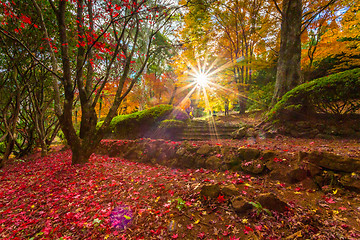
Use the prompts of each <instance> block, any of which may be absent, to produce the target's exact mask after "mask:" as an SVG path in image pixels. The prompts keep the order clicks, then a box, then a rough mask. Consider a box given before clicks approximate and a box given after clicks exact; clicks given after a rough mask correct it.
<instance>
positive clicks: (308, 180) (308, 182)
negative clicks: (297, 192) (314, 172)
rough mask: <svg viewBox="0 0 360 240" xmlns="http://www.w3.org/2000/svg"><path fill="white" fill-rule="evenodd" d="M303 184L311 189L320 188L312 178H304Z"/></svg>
mask: <svg viewBox="0 0 360 240" xmlns="http://www.w3.org/2000/svg"><path fill="white" fill-rule="evenodd" d="M301 185H302V187H303V188H305V189H309V190H318V189H319V187H318V185H317V184H316V183H315V182H314V180H312V179H311V178H305V179H304V180H302V181H301Z"/></svg>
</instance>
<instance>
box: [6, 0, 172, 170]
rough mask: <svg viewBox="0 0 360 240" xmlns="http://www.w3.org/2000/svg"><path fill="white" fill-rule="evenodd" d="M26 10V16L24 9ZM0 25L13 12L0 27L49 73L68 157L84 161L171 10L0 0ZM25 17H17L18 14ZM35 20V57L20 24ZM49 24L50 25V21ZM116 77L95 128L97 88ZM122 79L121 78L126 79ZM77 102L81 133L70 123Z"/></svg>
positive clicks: (145, 4)
mask: <svg viewBox="0 0 360 240" xmlns="http://www.w3.org/2000/svg"><path fill="white" fill-rule="evenodd" d="M25 9H31V10H32V11H31V12H32V14H31V15H25V14H23V12H25ZM2 10H3V13H4V15H5V17H4V19H3V23H4V24H6V22H7V21H10V19H13V18H16V19H19V20H21V21H19V25H20V26H18V27H17V28H15V29H13V30H12V31H6V30H5V29H4V28H3V27H1V28H0V33H1V34H2V35H3V36H4V37H6V38H9V39H12V40H13V41H16V42H17V43H18V44H19V45H20V46H21V47H22V48H23V51H27V52H28V53H30V54H31V55H32V56H33V59H35V60H36V61H37V62H38V63H39V64H41V65H42V66H43V67H44V68H46V69H47V70H48V71H49V72H51V73H52V76H53V89H54V102H55V112H56V115H57V116H58V119H59V122H60V126H61V130H62V131H63V133H64V135H65V138H66V140H67V143H68V144H69V146H70V148H71V150H72V153H73V155H72V163H73V164H79V163H86V162H87V161H88V159H89V157H90V155H91V154H92V153H93V151H94V149H95V147H96V146H97V144H98V143H99V142H100V140H101V139H102V138H103V136H104V133H105V132H106V129H107V128H108V127H109V124H110V122H111V120H112V118H113V117H114V116H115V115H116V113H117V109H118V107H119V105H120V104H121V102H122V101H123V99H124V98H125V97H126V96H127V94H128V93H129V92H130V91H131V89H132V87H133V86H134V85H135V84H136V83H137V81H138V80H139V78H140V77H141V74H142V72H143V70H144V68H145V66H146V63H147V61H148V59H149V57H150V56H151V55H152V54H153V52H154V50H155V49H154V45H153V38H154V36H155V35H156V33H158V32H159V31H160V30H161V29H162V28H163V27H164V26H165V25H166V24H168V23H169V20H170V18H171V16H172V14H173V13H174V11H175V10H176V6H174V5H173V4H171V3H170V2H167V1H147V0H141V1H137V0H131V1H115V0H114V1H100V0H99V1H96V0H78V1H63V0H59V1H56V2H55V1H52V0H49V1H42V0H32V1H29V2H27V3H22V4H20V2H14V3H6V4H5V3H4V4H3V5H2ZM23 16H24V17H23ZM34 26H36V27H37V28H38V29H39V31H40V32H41V33H42V34H43V39H44V41H43V42H42V43H43V48H44V49H46V53H45V54H44V55H43V57H44V58H45V57H46V59H49V61H42V59H41V58H40V57H38V56H37V55H36V54H34V53H35V52H36V51H37V49H36V48H32V47H30V46H28V45H27V43H26V42H27V41H26V38H28V37H29V36H24V35H23V34H22V31H21V28H22V27H24V28H27V27H34ZM53 26H55V27H53ZM110 81H115V82H116V88H117V90H116V93H115V96H114V100H113V102H112V105H111V107H110V109H109V110H108V112H107V115H106V117H105V119H104V122H103V124H102V126H101V127H100V128H98V129H97V128H96V123H97V114H96V111H95V107H96V104H97V103H98V101H99V99H100V96H101V93H102V91H103V89H104V88H105V86H106V85H107V84H108V83H109V82H110ZM126 82H128V84H125V83H126ZM76 101H79V104H80V107H81V123H80V134H79V135H78V134H77V133H76V129H75V127H74V123H73V111H74V105H75V102H76Z"/></svg>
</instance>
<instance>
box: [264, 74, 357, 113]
mask: <svg viewBox="0 0 360 240" xmlns="http://www.w3.org/2000/svg"><path fill="white" fill-rule="evenodd" d="M359 89H360V68H357V69H353V70H348V71H345V72H341V73H336V74H332V75H329V76H326V77H323V78H318V79H315V80H313V81H311V82H307V83H304V84H301V85H299V86H297V87H295V88H294V89H292V90H291V91H289V92H287V93H286V94H285V95H284V96H283V97H282V99H281V100H280V101H279V102H278V103H277V104H275V106H274V107H273V108H272V109H271V110H270V111H269V113H268V115H267V117H268V119H269V120H274V119H281V118H282V117H283V116H284V115H287V114H289V113H290V112H292V113H300V114H303V115H304V114H306V113H309V112H317V113H319V112H321V113H329V114H335V115H341V114H347V113H355V112H356V111H357V110H358V109H360V104H359V101H357V103H356V101H355V102H354V101H353V100H359V99H360V91H359ZM343 104H345V106H347V107H345V108H341V105H343Z"/></svg>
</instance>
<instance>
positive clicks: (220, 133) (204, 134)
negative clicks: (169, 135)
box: [180, 121, 239, 140]
mask: <svg viewBox="0 0 360 240" xmlns="http://www.w3.org/2000/svg"><path fill="white" fill-rule="evenodd" d="M238 129H239V126H234V125H223V124H216V125H215V128H214V125H213V124H211V123H210V124H209V122H206V121H192V122H191V123H190V124H188V126H187V127H186V128H185V129H184V131H183V133H182V135H181V137H180V139H182V140H210V139H230V138H232V133H233V132H234V131H236V130H238Z"/></svg>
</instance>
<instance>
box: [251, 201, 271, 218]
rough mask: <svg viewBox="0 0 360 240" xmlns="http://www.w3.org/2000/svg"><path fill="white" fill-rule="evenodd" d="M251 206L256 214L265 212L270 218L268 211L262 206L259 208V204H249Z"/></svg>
mask: <svg viewBox="0 0 360 240" xmlns="http://www.w3.org/2000/svg"><path fill="white" fill-rule="evenodd" d="M249 203H250V204H251V205H253V207H254V208H256V214H257V215H259V214H260V213H261V212H266V213H267V214H269V215H270V216H272V214H271V212H270V211H269V209H266V208H264V207H263V206H261V204H260V203H259V202H249Z"/></svg>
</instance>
